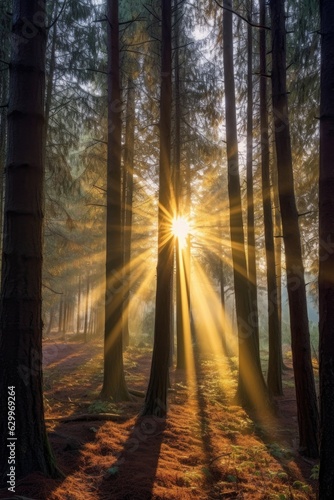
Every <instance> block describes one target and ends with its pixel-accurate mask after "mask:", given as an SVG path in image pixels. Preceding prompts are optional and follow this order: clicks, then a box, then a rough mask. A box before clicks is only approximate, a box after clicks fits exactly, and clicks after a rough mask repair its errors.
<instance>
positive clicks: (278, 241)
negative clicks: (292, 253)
mask: <svg viewBox="0 0 334 500" xmlns="http://www.w3.org/2000/svg"><path fill="white" fill-rule="evenodd" d="M271 179H272V185H273V191H274V206H275V210H274V231H275V264H276V271H275V275H276V304H275V305H276V308H277V314H278V331H279V337H280V346H281V347H280V358H281V365H282V369H284V368H285V365H284V362H283V354H282V236H281V235H282V224H281V214H280V209H279V196H278V177H277V161H276V153H275V150H274V151H273V164H272V169H271Z"/></svg>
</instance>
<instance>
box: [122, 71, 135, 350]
mask: <svg viewBox="0 0 334 500" xmlns="http://www.w3.org/2000/svg"><path fill="white" fill-rule="evenodd" d="M135 123H136V117H135V87H134V85H133V81H132V78H131V77H129V78H128V95H127V100H126V125H125V148H124V181H125V193H124V194H125V196H124V200H125V203H124V205H125V206H124V283H125V291H124V303H123V340H124V344H125V345H126V346H128V345H129V342H130V335H129V307H130V288H131V236H132V203H133V165H134V140H135Z"/></svg>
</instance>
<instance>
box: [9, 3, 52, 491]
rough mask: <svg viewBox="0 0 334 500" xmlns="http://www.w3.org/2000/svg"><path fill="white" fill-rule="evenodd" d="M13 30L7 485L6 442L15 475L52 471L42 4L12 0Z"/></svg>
mask: <svg viewBox="0 0 334 500" xmlns="http://www.w3.org/2000/svg"><path fill="white" fill-rule="evenodd" d="M28 27H29V28H28ZM12 33H13V35H14V36H15V38H13V45H12V54H11V65H10V86H9V88H10V96H9V107H8V151H7V167H6V192H5V209H4V223H5V229H4V241H3V267H2V291H1V318H0V323H1V330H0V331H1V333H0V335H1V336H0V370H1V375H0V407H1V408H2V411H1V418H0V431H1V436H2V438H3V440H6V438H7V437H8V440H7V441H6V443H7V446H5V445H4V442H3V446H1V450H0V482H1V486H5V485H6V487H7V488H8V487H9V484H8V482H7V481H9V478H8V476H7V474H8V473H9V465H10V464H9V463H8V458H9V456H10V455H9V451H10V448H9V446H11V449H15V457H16V458H15V481H16V482H17V481H19V480H20V479H22V478H23V477H24V476H26V475H28V474H30V473H33V472H36V471H40V472H42V473H43V474H45V475H48V476H55V475H56V472H57V470H56V466H55V462H54V457H53V454H52V452H51V450H50V446H49V443H48V439H47V434H46V429H45V422H44V407H43V392H42V225H43V181H44V160H45V151H44V150H43V136H44V125H45V124H44V92H45V47H46V32H45V12H44V10H43V4H42V3H41V2H38V1H37V0H31V1H30V2H26V1H23V0H20V1H16V2H13V27H12ZM32 33H33V36H31V34H32ZM27 34H28V35H29V36H28V35H27ZM10 388H13V389H12V391H11V390H10ZM10 393H12V394H15V398H14V397H13V399H12V400H11V401H12V402H13V401H15V421H16V427H15V430H13V431H12V432H13V434H14V435H11V434H10V432H11V431H10V429H9V428H8V421H9V420H8V411H7V409H9V408H10V407H9V398H8V397H9V395H10ZM14 437H15V440H14V439H11V438H14ZM15 481H14V484H15Z"/></svg>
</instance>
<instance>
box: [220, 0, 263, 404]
mask: <svg viewBox="0 0 334 500" xmlns="http://www.w3.org/2000/svg"><path fill="white" fill-rule="evenodd" d="M223 6H224V14H223V56H224V82H225V117H226V151H227V166H228V196H229V204H230V231H231V246H232V260H233V275H234V290H235V303H236V314H237V328H238V342H239V379H238V391H237V395H238V399H239V400H240V402H241V403H242V404H243V405H244V406H246V407H250V408H255V409H257V410H259V411H260V410H262V409H263V407H265V406H267V403H268V399H267V390H266V385H265V382H264V378H263V374H262V370H261V364H260V356H259V350H258V344H257V339H256V335H255V331H254V327H253V326H252V308H251V304H250V299H249V293H248V273H247V263H246V253H245V240H244V230H243V220H242V208H241V193H240V177H239V159H238V137H237V122H236V103H235V83H234V64H233V30H232V1H231V0H224V2H223Z"/></svg>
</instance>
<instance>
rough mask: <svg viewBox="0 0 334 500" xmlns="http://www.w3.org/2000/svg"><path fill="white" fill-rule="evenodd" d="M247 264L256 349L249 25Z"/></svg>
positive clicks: (249, 31) (249, 39)
mask: <svg viewBox="0 0 334 500" xmlns="http://www.w3.org/2000/svg"><path fill="white" fill-rule="evenodd" d="M248 9H249V14H248V17H249V21H250V22H251V20H252V10H253V0H249V5H248ZM246 171H247V262H248V281H249V294H250V303H251V308H252V327H253V329H254V338H255V340H256V343H257V346H258V347H257V348H258V349H260V342H259V313H258V303H257V280H256V251H255V229H254V195H253V32H252V26H251V25H250V24H249V25H248V28H247V163H246Z"/></svg>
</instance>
